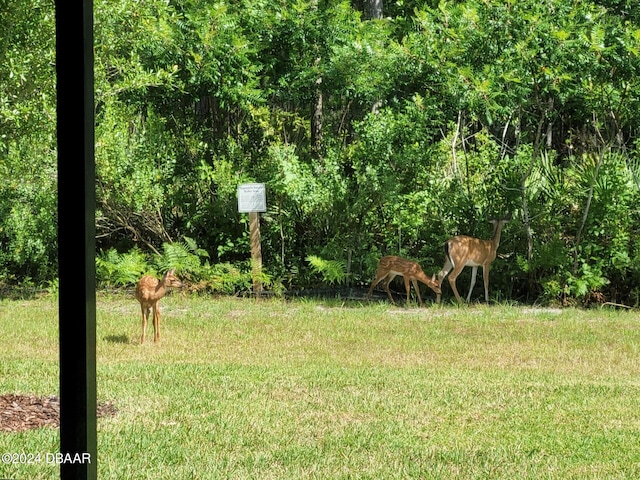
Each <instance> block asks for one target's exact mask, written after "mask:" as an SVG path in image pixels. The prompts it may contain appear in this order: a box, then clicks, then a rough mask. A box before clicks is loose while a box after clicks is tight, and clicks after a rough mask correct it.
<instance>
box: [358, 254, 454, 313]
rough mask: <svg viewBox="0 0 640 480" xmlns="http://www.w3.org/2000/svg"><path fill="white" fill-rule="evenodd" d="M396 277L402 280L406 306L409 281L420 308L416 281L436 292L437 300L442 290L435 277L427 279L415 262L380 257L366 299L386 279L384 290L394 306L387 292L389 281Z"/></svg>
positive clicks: (392, 257)
mask: <svg viewBox="0 0 640 480" xmlns="http://www.w3.org/2000/svg"><path fill="white" fill-rule="evenodd" d="M397 275H401V276H402V277H403V278H404V288H405V289H406V290H407V306H409V297H410V290H411V285H410V284H409V281H411V283H413V288H415V289H416V293H417V294H418V301H419V302H420V306H421V307H422V306H423V305H424V304H423V303H422V297H420V287H419V286H418V280H419V281H421V282H422V283H424V284H425V285H427V286H428V287H429V288H431V290H433V291H434V292H436V294H437V295H438V298H440V294H441V293H442V290H440V282H438V281H437V280H436V276H435V275H434V276H433V277H431V278H429V277H427V276H426V275H425V274H424V272H423V271H422V268H421V267H420V265H418V263H417V262H414V261H412V260H407V259H406V258H400V257H396V256H387V257H382V258H381V259H380V260H379V261H378V268H377V270H376V278H375V279H374V280H373V282H372V283H371V287H370V288H369V293H367V298H369V297H371V293H372V292H373V288H374V287H375V286H376V285H377V284H378V283H380V281H381V280H383V279H385V278H386V281H385V284H384V288H385V290H386V292H387V295H388V297H389V300H391V303H393V304H394V305H395V302H394V301H393V297H392V296H391V292H390V291H389V284H390V283H391V281H392V280H393V279H394V278H396V276H397Z"/></svg>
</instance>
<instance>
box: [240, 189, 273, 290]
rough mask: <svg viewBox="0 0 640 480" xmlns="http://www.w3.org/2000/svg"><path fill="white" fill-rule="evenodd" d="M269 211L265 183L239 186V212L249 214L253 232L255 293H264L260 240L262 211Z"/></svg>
mask: <svg viewBox="0 0 640 480" xmlns="http://www.w3.org/2000/svg"><path fill="white" fill-rule="evenodd" d="M266 211H267V195H266V188H265V185H264V183H243V184H242V185H239V186H238V212H240V213H248V214H249V230H250V232H251V266H252V270H253V293H255V294H256V295H258V296H259V295H260V294H261V293H262V280H261V279H260V277H261V275H260V274H261V273H262V246H261V240H260V213H259V212H266Z"/></svg>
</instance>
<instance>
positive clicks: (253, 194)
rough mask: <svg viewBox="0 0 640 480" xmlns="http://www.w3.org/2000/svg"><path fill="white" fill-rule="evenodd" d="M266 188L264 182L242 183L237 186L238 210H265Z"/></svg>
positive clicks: (245, 211)
mask: <svg viewBox="0 0 640 480" xmlns="http://www.w3.org/2000/svg"><path fill="white" fill-rule="evenodd" d="M266 211H267V189H266V188H265V186H264V183H243V184H242V185H239V186H238V212H240V213H250V212H266Z"/></svg>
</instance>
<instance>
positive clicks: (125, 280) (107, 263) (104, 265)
mask: <svg viewBox="0 0 640 480" xmlns="http://www.w3.org/2000/svg"><path fill="white" fill-rule="evenodd" d="M145 273H153V272H150V267H149V264H148V263H147V259H146V257H145V255H144V254H143V253H142V252H141V251H140V250H138V249H137V248H134V249H133V250H130V251H129V252H127V253H118V251H117V250H116V249H115V248H111V249H109V250H107V252H105V253H104V254H102V255H101V256H98V257H97V258H96V277H97V280H98V283H99V284H101V285H103V286H107V287H123V286H126V285H131V284H135V283H136V282H137V281H138V280H139V279H140V277H141V276H142V275H144V274H145Z"/></svg>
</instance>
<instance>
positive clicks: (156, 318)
mask: <svg viewBox="0 0 640 480" xmlns="http://www.w3.org/2000/svg"><path fill="white" fill-rule="evenodd" d="M159 341H160V308H159V305H158V304H156V305H155V306H154V307H153V342H154V343H158V342H159Z"/></svg>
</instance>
